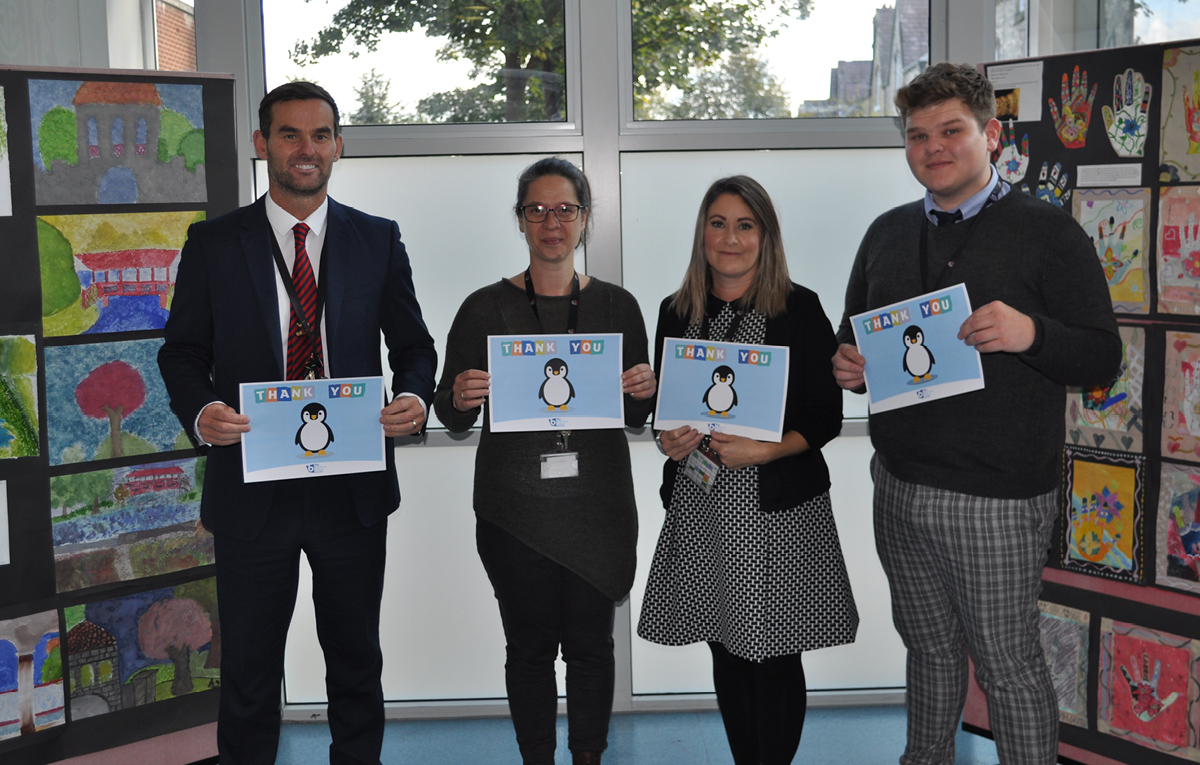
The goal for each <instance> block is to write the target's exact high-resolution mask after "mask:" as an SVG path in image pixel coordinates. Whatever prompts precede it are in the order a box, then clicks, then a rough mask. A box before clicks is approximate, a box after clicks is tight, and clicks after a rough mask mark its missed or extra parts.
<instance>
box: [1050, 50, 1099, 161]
mask: <svg viewBox="0 0 1200 765" xmlns="http://www.w3.org/2000/svg"><path fill="white" fill-rule="evenodd" d="M1087 84H1088V82H1087V72H1084V73H1083V76H1082V77H1080V76H1079V67H1078V66H1076V67H1075V71H1074V73H1072V74H1071V87H1070V89H1068V88H1067V73H1066V72H1063V77H1062V112H1061V113H1060V112H1059V110H1058V104H1056V103H1054V99H1053V98H1048V99H1046V100H1047V101H1049V102H1050V116H1051V117H1053V118H1054V131H1055V132H1056V133H1058V137H1059V140H1061V141H1062V142H1063V146H1065V147H1067V148H1068V149H1082V148H1083V147H1084V145H1085V144H1086V143H1087V129H1088V125H1089V124H1090V123H1091V121H1092V101H1094V100H1096V86H1095V85H1093V86H1092V92H1091V93H1088V87H1087Z"/></svg>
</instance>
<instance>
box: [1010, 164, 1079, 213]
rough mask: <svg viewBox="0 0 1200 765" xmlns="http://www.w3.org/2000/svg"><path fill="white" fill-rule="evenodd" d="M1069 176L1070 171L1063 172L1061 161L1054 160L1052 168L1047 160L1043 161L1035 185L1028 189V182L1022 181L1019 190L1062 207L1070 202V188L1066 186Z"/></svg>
mask: <svg viewBox="0 0 1200 765" xmlns="http://www.w3.org/2000/svg"><path fill="white" fill-rule="evenodd" d="M1070 177H1071V174H1070V173H1064V172H1063V167H1062V163H1061V162H1055V163H1054V168H1053V169H1051V168H1050V163H1049V162H1043V163H1042V169H1041V172H1039V173H1038V181H1037V186H1036V187H1034V188H1033V189H1030V188H1029V184H1028V183H1022V184H1021V192H1022V193H1024V194H1032V195H1034V196H1035V197H1037V198H1038V199H1040V200H1042V201H1043V202H1049V203H1050V204H1052V205H1054V206H1055V207H1063V206H1065V205H1069V204H1070V203H1071V190H1070V189H1069V188H1067V185H1068V180H1069V179H1070Z"/></svg>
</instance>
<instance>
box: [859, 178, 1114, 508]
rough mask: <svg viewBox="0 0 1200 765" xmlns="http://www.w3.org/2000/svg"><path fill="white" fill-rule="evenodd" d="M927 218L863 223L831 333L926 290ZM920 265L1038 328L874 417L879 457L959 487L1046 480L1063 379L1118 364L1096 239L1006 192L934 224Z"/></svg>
mask: <svg viewBox="0 0 1200 765" xmlns="http://www.w3.org/2000/svg"><path fill="white" fill-rule="evenodd" d="M923 217H924V208H923V206H922V202H913V203H911V204H907V205H903V206H901V207H897V208H896V209H894V210H891V211H890V212H887V213H885V214H883V215H881V216H880V217H879V218H877V219H876V220H875V222H874V223H873V224H871V227H870V229H868V230H867V234H866V236H865V237H864V238H863V241H862V245H861V246H860V247H859V250H858V256H857V258H856V259H855V262H854V267H853V270H852V271H851V274H850V282H849V285H848V286H847V288H846V312H845V314H844V315H843V318H842V323H841V326H840V328H839V329H838V341H839V342H843V343H853V342H854V335H853V332H852V330H851V328H850V322H849V318H848V317H850V316H852V315H854V314H857V313H861V312H863V311H867V310H870V309H873V308H877V307H880V306H884V305H888V304H891V303H896V302H899V301H901V300H906V299H908V298H911V297H913V296H915V295H919V294H921V293H923V292H927V291H929V290H927V289H925V288H924V287H923V286H922V284H921V275H920V274H921V270H920V266H919V262H918V261H919V256H918V253H919V238H920V231H921V220H922V218H923ZM968 234H969V235H970V238H969V240H968V239H967V236H968ZM964 241H966V246H965V247H964V248H963V250H962V252H961V253H960V254H959V255H958V256H957V257H956V259H955V264H954V266H953V267H952V268H948V269H945V270H944V271H943V266H945V265H946V263H947V261H949V260H950V258H951V256H952V254H953V253H954V252H955V251H957V250H958V248H959V246H960V245H961V244H962V243H963V242H964ZM929 265H930V267H929V274H930V279H931V280H932V279H934V278H935V277H937V276H938V275H939V274H941V279H940V280H939V281H938V282H937V284H936V286H937V287H938V288H942V287H946V286H949V285H952V284H956V283H959V282H962V283H965V284H966V287H967V294H968V295H969V296H970V299H971V306H972V308H981V307H983V306H984V305H986V304H988V303H990V302H992V301H993V300H1001V301H1003V302H1005V303H1007V304H1008V305H1009V306H1012V307H1013V308H1016V309H1017V310H1018V311H1021V312H1022V313H1024V314H1026V315H1028V316H1030V317H1032V318H1033V321H1034V325H1035V327H1036V337H1035V339H1034V342H1033V346H1032V347H1030V348H1029V350H1027V351H1025V352H1024V353H1019V354H1013V353H985V354H983V377H984V382H985V385H986V387H985V388H984V389H983V390H979V391H974V392H971V393H964V394H962V395H959V396H951V397H949V398H944V399H936V400H934V401H931V402H929V403H924V404H918V405H916V406H911V407H906V408H903V409H895V410H892V411H889V412H883V413H881V414H873V415H871V419H870V422H871V442H872V443H873V444H874V446H875V450H876V453H877V455H878V457H879V459H880V460H881V461H882V463H883V466H884V467H885V468H887V470H888V471H889V472H890V473H892V474H893V475H895V476H896V477H898V478H900V479H902V480H905V481H909V482H911V483H917V484H922V485H925V486H933V487H936V488H941V489H948V490H951V491H957V492H961V493H964V494H972V495H976V496H985V497H997V498H1004V499H1022V498H1028V497H1032V496H1036V495H1038V494H1042V493H1045V492H1047V491H1050V490H1051V489H1053V488H1054V487H1055V486H1057V485H1058V481H1059V475H1060V473H1061V470H1060V464H1061V450H1062V444H1063V438H1064V416H1063V407H1064V402H1065V395H1066V391H1065V386H1067V385H1083V386H1090V385H1102V384H1105V383H1107V382H1108V381H1110V380H1111V379H1112V378H1113V376H1114V375H1116V373H1117V370H1118V367H1119V366H1120V363H1121V340H1120V336H1119V335H1118V334H1117V322H1116V319H1115V317H1114V316H1113V311H1112V304H1111V302H1110V299H1109V295H1108V288H1107V285H1106V283H1105V280H1104V273H1103V271H1102V270H1101V268H1100V264H1099V261H1098V259H1097V258H1096V251H1095V249H1094V247H1093V246H1092V244H1091V242H1090V241H1089V239H1088V237H1087V235H1086V234H1085V233H1084V231H1083V229H1082V228H1080V227H1079V225H1078V224H1077V223H1076V222H1075V221H1074V220H1073V219H1072V218H1071V217H1070V216H1069V215H1068V214H1066V213H1065V212H1063V211H1062V210H1061V209H1059V208H1056V207H1054V206H1052V205H1050V204H1047V203H1045V202H1042V201H1039V200H1036V199H1034V198H1033V197H1031V196H1029V195H1027V194H1020V193H1010V194H1008V195H1006V196H1004V197H1003V198H1001V199H1000V200H999V201H998V202H996V203H995V204H993V205H992V206H991V207H988V208H987V209H985V210H984V211H983V212H981V213H979V220H978V223H977V224H976V225H975V226H974V230H973V231H972V229H971V222H970V221H964V222H962V223H958V224H955V225H953V226H945V227H937V226H933V225H930V227H929Z"/></svg>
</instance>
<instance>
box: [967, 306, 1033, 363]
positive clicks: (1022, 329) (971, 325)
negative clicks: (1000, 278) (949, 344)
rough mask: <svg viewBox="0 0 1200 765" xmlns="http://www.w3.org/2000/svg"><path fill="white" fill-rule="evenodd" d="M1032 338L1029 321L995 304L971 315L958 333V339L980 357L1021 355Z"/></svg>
mask: <svg viewBox="0 0 1200 765" xmlns="http://www.w3.org/2000/svg"><path fill="white" fill-rule="evenodd" d="M1035 336H1036V329H1035V328H1034V325H1033V319H1031V318H1029V317H1028V316H1026V315H1025V314H1023V313H1021V312H1020V311H1018V310H1017V309H1015V308H1013V307H1011V306H1009V305H1007V304H1005V303H1003V302H1001V301H999V300H993V301H992V302H990V303H988V304H987V305H985V306H983V307H982V308H980V309H978V310H976V311H974V312H973V313H972V314H971V315H970V316H968V317H967V320H966V321H964V322H963V324H962V327H960V328H959V330H958V339H959V340H962V341H963V342H965V343H966V344H967V345H970V346H972V347H974V348H975V350H977V351H979V352H980V353H995V352H996V351H1007V352H1008V353H1022V352H1023V351H1027V350H1029V347H1030V346H1031V345H1033V340H1034V337H1035Z"/></svg>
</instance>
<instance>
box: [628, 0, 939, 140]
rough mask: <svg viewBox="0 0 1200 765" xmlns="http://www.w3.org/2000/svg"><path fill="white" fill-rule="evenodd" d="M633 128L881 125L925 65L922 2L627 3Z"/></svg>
mask: <svg viewBox="0 0 1200 765" xmlns="http://www.w3.org/2000/svg"><path fill="white" fill-rule="evenodd" d="M631 21H632V25H631V32H632V35H633V41H632V43H633V44H632V50H633V93H634V96H633V97H634V118H635V119H638V120H697V119H763V118H772V117H774V118H783V117H878V116H890V115H894V114H895V107H894V106H893V105H892V97H893V96H894V95H895V92H896V89H897V88H898V87H900V86H901V85H903V84H905V83H907V82H908V81H910V80H911V79H912V78H913V77H915V76H917V74H919V73H920V72H921V70H923V69H924V68H925V67H926V66H927V65H928V64H929V2H928V0H892V1H891V2H884V0H839V2H836V3H833V2H816V1H815V0H727V1H725V2H720V1H719V0H690V1H688V0H633V4H632V19H631Z"/></svg>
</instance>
